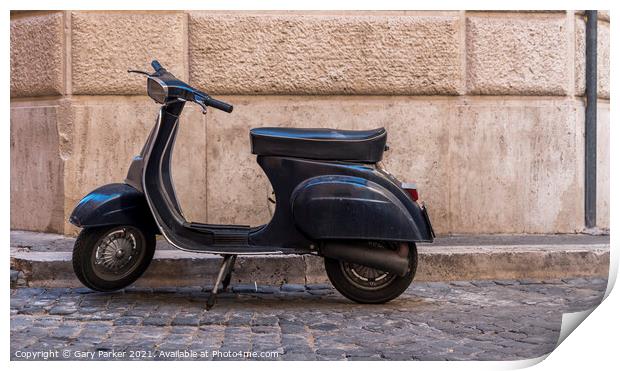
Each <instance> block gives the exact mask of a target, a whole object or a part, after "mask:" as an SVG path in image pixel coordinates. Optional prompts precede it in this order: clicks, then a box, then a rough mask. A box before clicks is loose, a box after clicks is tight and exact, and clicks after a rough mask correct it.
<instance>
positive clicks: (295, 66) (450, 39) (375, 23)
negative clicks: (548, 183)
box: [189, 12, 462, 95]
mask: <svg viewBox="0 0 620 371" xmlns="http://www.w3.org/2000/svg"><path fill="white" fill-rule="evenodd" d="M189 58H190V79H191V83H192V84H193V85H197V86H198V87H200V88H202V89H204V90H206V91H208V92H211V93H216V94H250V95H254V94H295V95H303V94H320V95H323V94H386V95H425V94H430V95H435V94H440V95H453V94H458V93H459V90H460V87H461V85H462V80H461V74H460V68H461V67H460V65H461V63H460V58H459V21H458V17H456V16H454V17H452V16H379V15H377V16H368V15H351V14H349V15H344V16H335V15H308V14H303V15H300V14H296V15H292V14H291V15H266V14H255V15H252V14H239V13H236V14H211V13H204V12H190V18H189Z"/></svg>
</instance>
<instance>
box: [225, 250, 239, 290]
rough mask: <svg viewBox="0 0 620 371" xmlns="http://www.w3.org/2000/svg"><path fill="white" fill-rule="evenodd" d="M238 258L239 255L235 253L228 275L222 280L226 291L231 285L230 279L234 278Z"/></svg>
mask: <svg viewBox="0 0 620 371" xmlns="http://www.w3.org/2000/svg"><path fill="white" fill-rule="evenodd" d="M236 260H237V255H233V256H232V260H231V262H230V267H229V268H228V273H227V274H226V277H224V280H223V281H222V291H226V289H228V286H229V285H230V279H231V278H232V273H233V271H234V270H235V261H236Z"/></svg>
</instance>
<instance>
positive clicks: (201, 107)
mask: <svg viewBox="0 0 620 371" xmlns="http://www.w3.org/2000/svg"><path fill="white" fill-rule="evenodd" d="M194 102H196V104H198V105H199V106H200V109H202V114H203V115H206V114H207V105H206V104H204V103H203V102H202V101H200V100H195V101H194Z"/></svg>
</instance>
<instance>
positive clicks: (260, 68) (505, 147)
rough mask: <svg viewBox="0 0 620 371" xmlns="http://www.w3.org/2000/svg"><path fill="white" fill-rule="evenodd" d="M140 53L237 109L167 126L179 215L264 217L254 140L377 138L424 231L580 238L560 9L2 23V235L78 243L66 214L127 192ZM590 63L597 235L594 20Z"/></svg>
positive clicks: (95, 14)
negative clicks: (424, 217)
mask: <svg viewBox="0 0 620 371" xmlns="http://www.w3.org/2000/svg"><path fill="white" fill-rule="evenodd" d="M154 58H157V59H158V60H160V62H162V64H163V65H164V66H166V67H167V68H168V69H169V70H171V71H173V72H174V73H175V74H176V75H177V76H179V77H181V78H182V79H187V80H189V81H188V82H189V83H190V84H192V85H196V86H198V87H200V88H201V89H204V90H206V91H208V92H210V93H212V94H216V95H218V96H221V97H222V99H224V100H227V101H230V102H231V103H233V104H234V105H235V111H234V113H233V114H232V115H228V114H225V113H223V112H220V111H215V110H210V112H209V115H207V116H206V117H205V116H203V115H201V114H200V112H199V110H198V109H197V108H196V107H191V106H188V108H187V109H186V112H185V113H184V116H183V118H182V122H181V131H180V138H179V140H178V142H177V146H176V153H175V157H174V161H175V165H176V166H175V171H174V178H175V184H176V188H177V192H178V194H179V197H180V199H181V204H182V206H183V208H184V212H185V214H186V216H187V217H188V218H189V219H191V220H195V221H205V220H206V221H208V222H213V223H216V222H222V223H243V224H259V223H264V222H267V221H268V220H269V213H268V209H267V201H266V197H267V194H268V192H269V189H268V182H267V179H266V177H265V176H264V174H262V173H261V170H260V169H259V168H258V166H257V165H256V163H255V158H254V156H252V155H251V154H250V148H249V136H248V130H249V129H250V128H251V127H256V126H265V125H270V126H288V127H308V126H318V127H334V128H342V129H367V128H375V127H380V126H384V127H386V128H387V130H388V133H389V134H388V142H389V144H390V147H391V150H390V151H388V152H387V153H386V156H385V165H386V167H387V168H388V169H389V170H390V171H391V172H392V173H394V174H395V175H397V176H398V177H399V178H402V179H403V180H416V181H417V183H418V185H419V188H420V194H421V197H422V198H423V199H424V200H425V201H426V202H427V204H428V205H429V208H430V210H431V217H432V219H433V222H434V225H435V229H436V231H437V232H438V233H443V234H446V233H570V232H578V231H581V230H583V228H584V226H583V203H584V201H583V188H584V186H583V183H584V181H583V177H584V175H583V174H584V169H583V161H584V160H583V158H584V154H583V151H584V150H583V146H584V137H583V136H584V98H583V95H584V90H585V23H584V19H583V14H582V13H580V12H576V13H575V12H572V11H569V12H445V11H443V12H414V11H407V12H302V13H300V12H238V11H237V12H224V11H217V12H206V11H189V12H182V11H178V12H175V11H158V12H147V11H137V12H117V11H114V12H110V11H101V12H99V11H86V12H83V11H63V12H19V13H16V14H12V16H11V97H12V100H11V166H12V172H11V227H12V228H19V229H29V230H45V231H55V232H63V233H74V232H75V228H73V227H72V226H70V225H69V224H68V223H66V218H67V217H68V215H69V213H70V212H71V209H72V208H73V206H74V205H75V203H76V202H77V201H78V200H79V199H80V198H81V197H82V196H83V195H84V194H85V193H87V192H88V191H90V190H91V189H93V188H95V187H97V186H99V185H101V184H105V183H109V182H118V181H122V180H123V178H124V176H125V173H126V171H127V168H128V166H129V161H130V159H131V157H132V156H133V155H134V154H136V153H138V151H139V150H140V147H141V145H142V143H143V141H144V139H145V137H146V135H147V134H148V130H149V129H150V127H151V126H152V124H153V121H154V119H155V115H156V113H157V106H156V105H155V104H154V103H152V102H151V101H150V100H149V99H148V98H147V97H145V96H144V91H145V86H144V85H145V84H144V80H143V78H142V77H140V76H136V75H127V74H126V70H127V69H128V68H136V69H145V70H148V69H149V68H150V67H149V62H150V60H151V59H154ZM598 67H599V100H600V109H599V125H598V128H599V135H598V136H599V152H598V162H599V171H598V183H599V184H598V225H599V226H600V227H602V228H608V227H609V137H608V133H609V104H608V102H609V97H610V94H609V68H610V66H609V18H608V16H605V15H604V14H601V17H600V21H599V61H598ZM41 71H44V73H42V74H41ZM35 72H36V73H37V74H38V76H35Z"/></svg>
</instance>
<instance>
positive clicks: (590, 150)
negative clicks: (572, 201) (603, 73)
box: [585, 10, 598, 228]
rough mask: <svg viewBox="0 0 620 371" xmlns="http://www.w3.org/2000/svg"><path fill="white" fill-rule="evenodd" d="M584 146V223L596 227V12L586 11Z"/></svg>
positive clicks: (588, 226) (589, 226) (587, 226)
mask: <svg viewBox="0 0 620 371" xmlns="http://www.w3.org/2000/svg"><path fill="white" fill-rule="evenodd" d="M586 18H587V22H586V128H585V131H586V133H585V134H586V138H585V142H586V148H585V155H586V158H585V177H586V179H585V219H586V220H585V223H586V228H594V227H596V103H597V99H598V93H597V85H598V84H597V81H596V53H597V50H596V47H597V41H596V36H597V12H596V10H588V11H586Z"/></svg>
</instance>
